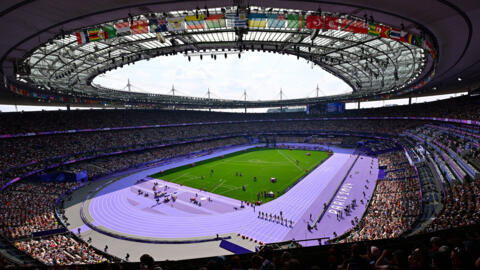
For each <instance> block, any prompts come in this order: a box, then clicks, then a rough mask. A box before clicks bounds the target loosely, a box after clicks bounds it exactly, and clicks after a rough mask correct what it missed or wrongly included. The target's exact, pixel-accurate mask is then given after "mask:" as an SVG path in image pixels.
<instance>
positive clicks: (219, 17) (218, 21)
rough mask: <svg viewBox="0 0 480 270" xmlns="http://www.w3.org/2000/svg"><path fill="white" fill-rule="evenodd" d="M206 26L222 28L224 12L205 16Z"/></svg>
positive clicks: (224, 23) (223, 25)
mask: <svg viewBox="0 0 480 270" xmlns="http://www.w3.org/2000/svg"><path fill="white" fill-rule="evenodd" d="M206 24H207V28H210V29H214V28H223V27H225V26H226V22H225V14H213V15H210V16H208V17H207V18H206Z"/></svg>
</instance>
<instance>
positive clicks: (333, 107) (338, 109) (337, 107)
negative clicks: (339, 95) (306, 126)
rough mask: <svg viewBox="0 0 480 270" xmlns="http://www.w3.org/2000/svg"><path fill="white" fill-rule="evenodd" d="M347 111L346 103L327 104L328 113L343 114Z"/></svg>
mask: <svg viewBox="0 0 480 270" xmlns="http://www.w3.org/2000/svg"><path fill="white" fill-rule="evenodd" d="M344 111H345V103H342V102H335V103H327V106H326V113H343V112H344Z"/></svg>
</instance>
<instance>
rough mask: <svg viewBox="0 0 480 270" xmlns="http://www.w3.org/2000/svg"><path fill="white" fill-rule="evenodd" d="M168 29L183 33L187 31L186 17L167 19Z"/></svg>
mask: <svg viewBox="0 0 480 270" xmlns="http://www.w3.org/2000/svg"><path fill="white" fill-rule="evenodd" d="M167 22H168V24H167V28H168V30H169V31H183V30H185V23H184V22H185V17H172V18H167Z"/></svg>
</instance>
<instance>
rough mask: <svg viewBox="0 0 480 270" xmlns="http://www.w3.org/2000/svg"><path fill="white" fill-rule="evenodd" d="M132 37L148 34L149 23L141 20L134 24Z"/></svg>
mask: <svg viewBox="0 0 480 270" xmlns="http://www.w3.org/2000/svg"><path fill="white" fill-rule="evenodd" d="M131 28H132V35H137V34H146V33H148V21H147V20H140V21H134V22H133V23H132V27H131Z"/></svg>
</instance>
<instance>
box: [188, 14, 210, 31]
mask: <svg viewBox="0 0 480 270" xmlns="http://www.w3.org/2000/svg"><path fill="white" fill-rule="evenodd" d="M185 22H186V23H187V29H190V30H191V29H205V16H204V15H203V14H198V15H193V16H186V17H185Z"/></svg>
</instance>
